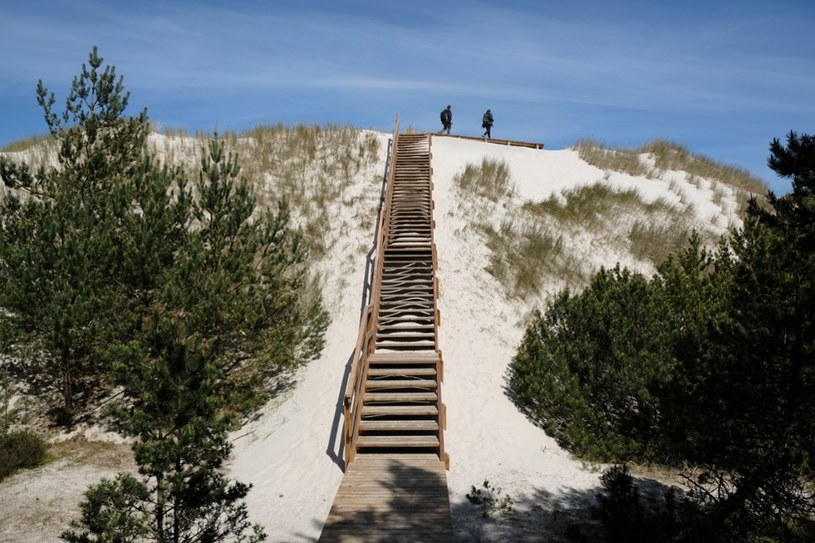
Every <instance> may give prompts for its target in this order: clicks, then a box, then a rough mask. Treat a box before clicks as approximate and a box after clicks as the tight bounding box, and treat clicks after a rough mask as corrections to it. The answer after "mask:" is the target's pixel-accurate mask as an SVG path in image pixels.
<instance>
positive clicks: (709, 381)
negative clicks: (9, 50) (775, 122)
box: [687, 133, 815, 541]
mask: <svg viewBox="0 0 815 543" xmlns="http://www.w3.org/2000/svg"><path fill="white" fill-rule="evenodd" d="M771 152H772V156H771V158H770V165H771V167H773V168H774V169H775V170H776V171H777V172H778V173H779V174H780V175H783V176H789V177H792V178H793V191H792V192H791V193H790V194H788V195H786V196H784V197H781V198H777V197H775V196H774V195H772V194H771V195H770V196H769V198H768V200H769V203H770V205H771V207H772V211H768V210H765V209H762V208H761V207H760V206H759V205H758V204H757V203H756V202H755V201H754V202H753V203H752V205H751V206H750V210H749V213H750V217H749V218H748V220H747V222H746V224H745V226H744V228H743V229H742V230H741V231H739V232H736V233H735V234H734V236H733V239H732V243H731V245H732V251H733V253H734V254H735V256H736V257H737V258H734V259H732V261H731V262H730V263H729V266H728V268H727V272H728V273H730V274H731V275H732V277H733V280H732V287H731V288H730V289H729V291H728V293H727V295H728V300H727V301H728V306H729V307H728V317H729V318H728V319H727V320H725V321H724V322H723V323H722V325H721V326H720V327H718V328H717V329H716V330H715V332H714V333H713V334H711V337H710V342H711V346H712V347H711V353H710V355H709V357H707V358H705V357H700V359H699V360H698V361H696V364H697V367H698V369H697V371H696V372H695V373H694V374H691V375H696V376H697V381H696V382H692V383H691V384H692V385H693V392H694V395H693V397H692V398H689V399H688V401H687V404H688V408H687V409H688V412H689V413H692V414H694V415H695V416H694V417H693V418H688V419H687V420H688V422H690V423H692V426H691V428H690V429H689V430H688V432H687V435H688V437H689V440H688V442H689V444H691V447H690V450H689V451H688V457H689V458H691V459H692V460H693V461H694V462H695V463H696V464H698V465H699V466H700V470H699V472H698V473H695V474H693V476H692V477H688V484H689V485H690V486H691V488H692V489H693V491H694V493H695V497H696V499H697V501H698V502H699V503H700V504H702V505H703V507H704V514H705V516H706V519H707V522H708V523H709V526H710V527H711V531H712V533H714V534H716V535H717V536H718V537H720V538H723V539H722V540H725V539H724V538H725V537H726V538H727V539H726V540H733V541H735V540H748V539H750V538H756V537H759V536H764V537H768V538H774V539H777V540H784V541H799V540H806V537H807V535H806V534H808V536H809V537H812V534H813V512H815V498H813V495H812V492H811V489H812V484H813V481H815V470H813V462H812V458H813V454H815V434H814V432H815V400H814V399H813V398H814V397H815V355H814V353H815V286H814V283H813V277H814V276H815V244H813V242H812V240H813V239H815V236H814V235H815V226H813V225H815V196H813V187H815V173H813V172H815V139H813V138H812V137H810V136H806V135H805V136H802V137H800V138H799V137H798V136H796V135H795V134H794V133H791V134H790V135H789V137H788V143H787V146H786V147H785V146H782V145H781V144H780V143H779V142H778V140H774V141H773V144H772V146H771ZM688 373H689V374H690V372H688ZM710 405H715V406H716V409H713V410H711V409H709V406H710ZM703 407H706V408H707V409H705V410H704V411H702V408H703ZM801 534H805V535H801Z"/></svg>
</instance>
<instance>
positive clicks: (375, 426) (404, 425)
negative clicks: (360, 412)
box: [359, 420, 439, 432]
mask: <svg viewBox="0 0 815 543" xmlns="http://www.w3.org/2000/svg"><path fill="white" fill-rule="evenodd" d="M359 429H360V430H361V431H363V432H437V431H438V430H439V423H437V422H436V421H435V420H362V421H361V422H360V425H359Z"/></svg>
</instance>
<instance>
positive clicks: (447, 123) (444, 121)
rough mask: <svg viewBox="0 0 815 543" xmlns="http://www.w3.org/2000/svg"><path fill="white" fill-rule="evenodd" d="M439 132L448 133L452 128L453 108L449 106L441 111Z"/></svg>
mask: <svg viewBox="0 0 815 543" xmlns="http://www.w3.org/2000/svg"><path fill="white" fill-rule="evenodd" d="M440 117H441V132H439V134H444V133H445V132H447V133H448V134H449V133H450V127H451V126H453V108H452V107H450V106H449V105H448V106H447V108H446V109H443V110H441V115H440Z"/></svg>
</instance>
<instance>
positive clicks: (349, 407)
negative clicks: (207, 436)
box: [343, 113, 399, 469]
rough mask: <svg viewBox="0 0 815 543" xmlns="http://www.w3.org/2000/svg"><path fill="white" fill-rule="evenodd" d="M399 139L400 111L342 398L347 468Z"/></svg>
mask: <svg viewBox="0 0 815 543" xmlns="http://www.w3.org/2000/svg"><path fill="white" fill-rule="evenodd" d="M398 138H399V114H398V113H397V114H396V124H395V126H394V129H393V138H392V143H391V158H390V161H389V168H388V172H387V175H386V177H385V183H386V184H387V187H386V194H385V202H384V205H383V206H382V212H381V213H380V215H379V229H378V230H379V234H378V236H377V238H376V253H375V256H374V262H375V264H374V273H373V277H372V278H371V297H370V299H369V300H370V301H369V303H368V305H367V306H366V307H365V309H364V310H363V312H362V317H361V318H360V325H359V332H358V334H357V343H356V345H355V346H354V354H353V356H352V358H351V371H350V374H349V376H348V383H347V385H346V388H345V398H344V400H343V418H344V422H345V468H346V469H348V465H349V464H350V463H351V461H352V460H353V459H354V454H355V453H356V437H357V436H358V432H357V431H356V430H357V428H358V427H359V423H360V420H361V417H362V401H363V397H364V393H363V390H362V389H363V387H364V384H365V380H366V379H367V377H368V376H367V375H366V372H367V367H368V355H370V354H371V353H372V352H373V350H374V347H375V345H376V322H377V319H378V318H379V293H380V291H381V290H382V269H383V266H384V260H385V258H384V255H385V240H387V239H388V228H389V226H388V225H389V223H390V220H389V218H390V214H391V201H392V195H393V179H394V170H395V166H396V147H397V140H398Z"/></svg>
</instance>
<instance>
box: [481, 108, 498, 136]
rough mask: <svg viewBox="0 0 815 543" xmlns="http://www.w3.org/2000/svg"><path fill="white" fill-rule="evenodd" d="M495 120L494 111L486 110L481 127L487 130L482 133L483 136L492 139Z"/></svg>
mask: <svg viewBox="0 0 815 543" xmlns="http://www.w3.org/2000/svg"><path fill="white" fill-rule="evenodd" d="M494 122H495V119H493V118H492V111H490V110H489V109H488V110H487V111H485V112H484V116H483V117H481V128H484V129H486V132H484V133H483V134H482V135H481V137H482V138H487V139H490V137H491V134H490V130H491V129H492V123H494Z"/></svg>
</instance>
